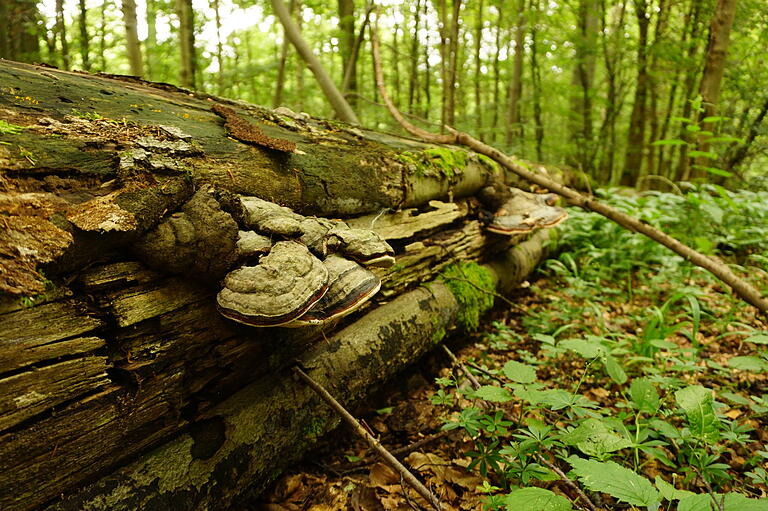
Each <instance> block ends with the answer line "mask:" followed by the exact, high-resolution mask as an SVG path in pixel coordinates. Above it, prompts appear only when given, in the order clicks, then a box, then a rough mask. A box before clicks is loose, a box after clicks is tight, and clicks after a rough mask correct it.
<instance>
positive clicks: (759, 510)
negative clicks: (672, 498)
mask: <svg viewBox="0 0 768 511" xmlns="http://www.w3.org/2000/svg"><path fill="white" fill-rule="evenodd" d="M714 497H715V498H716V499H717V500H718V502H719V501H720V499H721V498H723V494H722V493H716V494H715V495H714ZM714 504H715V503H714V501H713V500H712V496H710V495H709V494H706V493H703V494H696V495H690V496H688V497H685V498H683V499H680V503H679V504H678V506H677V511H712V510H714V509H717V507H715V506H714ZM724 504H725V511H767V510H768V499H750V498H748V497H746V496H744V495H742V494H741V493H734V492H731V493H726V494H725V499H724Z"/></svg>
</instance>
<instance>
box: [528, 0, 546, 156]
mask: <svg viewBox="0 0 768 511" xmlns="http://www.w3.org/2000/svg"><path fill="white" fill-rule="evenodd" d="M539 2H540V0H531V8H530V17H531V22H530V27H531V28H530V32H531V95H532V96H533V123H534V139H535V146H536V160H537V161H539V162H542V161H544V123H543V121H542V117H541V67H540V66H539V60H538V54H539V50H538V41H537V38H538V28H537V23H538V20H539V10H540V3H539Z"/></svg>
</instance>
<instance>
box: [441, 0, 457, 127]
mask: <svg viewBox="0 0 768 511" xmlns="http://www.w3.org/2000/svg"><path fill="white" fill-rule="evenodd" d="M460 15H461V0H453V11H452V15H451V25H450V35H449V41H448V48H447V58H448V66H447V68H446V72H445V82H444V84H443V94H444V97H445V100H444V101H443V105H444V109H443V126H454V125H455V124H456V74H457V67H456V66H457V62H458V58H459V25H460V24H461V21H460V20H459V17H460Z"/></svg>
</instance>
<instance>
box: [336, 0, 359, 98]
mask: <svg viewBox="0 0 768 511" xmlns="http://www.w3.org/2000/svg"><path fill="white" fill-rule="evenodd" d="M338 4H339V32H341V37H340V38H339V42H340V48H339V49H340V50H341V68H342V69H343V70H344V78H345V79H344V82H345V86H344V87H342V93H346V92H350V93H351V95H350V96H349V105H350V106H351V107H352V108H353V109H355V108H356V107H357V96H356V94H357V55H356V54H355V53H356V52H354V51H353V49H354V47H355V2H354V0H338Z"/></svg>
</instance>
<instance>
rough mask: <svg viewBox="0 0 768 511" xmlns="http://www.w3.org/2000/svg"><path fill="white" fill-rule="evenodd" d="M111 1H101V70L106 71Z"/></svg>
mask: <svg viewBox="0 0 768 511" xmlns="http://www.w3.org/2000/svg"><path fill="white" fill-rule="evenodd" d="M108 5H109V2H108V1H107V0H105V1H104V2H102V3H101V8H100V11H99V12H100V16H99V65H100V68H99V71H102V72H106V70H107V59H106V49H107V6H108Z"/></svg>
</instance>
